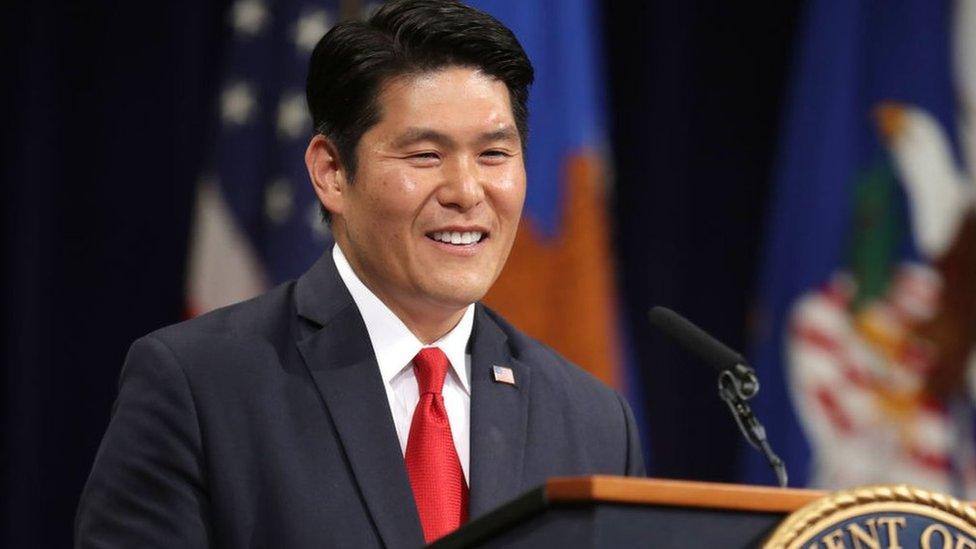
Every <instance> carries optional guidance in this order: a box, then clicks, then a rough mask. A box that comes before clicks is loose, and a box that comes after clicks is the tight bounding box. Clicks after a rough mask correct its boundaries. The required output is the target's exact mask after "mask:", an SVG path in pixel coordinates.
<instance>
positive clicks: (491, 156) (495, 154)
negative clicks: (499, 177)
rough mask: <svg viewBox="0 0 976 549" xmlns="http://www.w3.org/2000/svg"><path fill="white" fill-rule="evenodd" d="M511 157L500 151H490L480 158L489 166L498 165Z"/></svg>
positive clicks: (506, 152) (482, 154)
mask: <svg viewBox="0 0 976 549" xmlns="http://www.w3.org/2000/svg"><path fill="white" fill-rule="evenodd" d="M511 157H512V154H511V153H509V152H508V151H505V150H501V149H491V150H487V151H485V152H483V153H481V158H482V159H483V160H485V161H486V162H488V163H490V164H500V163H502V162H504V161H505V160H507V159H509V158H511Z"/></svg>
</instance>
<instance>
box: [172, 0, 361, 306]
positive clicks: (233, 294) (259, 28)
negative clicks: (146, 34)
mask: <svg viewBox="0 0 976 549" xmlns="http://www.w3.org/2000/svg"><path fill="white" fill-rule="evenodd" d="M356 4H358V3H356ZM341 9H343V7H342V6H340V5H339V2H337V1H320V2H302V1H298V0H294V1H277V2H271V1H270V0H237V1H236V2H234V3H233V4H232V6H231V8H230V10H229V11H228V20H227V25H229V26H230V27H231V28H230V33H229V35H230V40H231V43H230V45H229V46H228V48H227V50H226V51H227V53H226V59H225V63H224V65H225V68H224V76H223V81H222V84H221V89H220V92H219V96H218V98H217V101H218V105H217V113H218V115H219V117H220V119H219V122H218V126H217V135H216V136H215V141H214V143H215V145H214V154H213V158H214V160H213V164H212V168H211V170H212V171H211V172H209V173H208V174H206V175H205V176H203V177H201V179H200V181H199V183H198V186H197V197H196V208H195V215H194V220H193V227H192V231H193V233H192V237H191V245H190V246H191V249H190V259H189V266H188V277H187V278H188V287H187V292H188V296H187V302H188V308H189V313H190V314H191V315H195V314H200V313H203V312H207V311H210V310H212V309H214V308H217V307H220V306H223V305H228V304H230V303H234V302H236V301H240V300H242V299H247V298H249V297H253V296H254V295H257V294H258V293H260V292H262V291H264V290H266V289H267V288H269V287H270V286H271V285H274V284H278V283H281V282H283V281H285V280H289V279H292V278H295V277H297V276H299V275H300V274H301V273H302V272H304V271H305V269H307V268H308V267H309V266H311V264H312V263H313V262H314V261H315V259H316V258H318V256H319V254H321V253H322V250H323V249H324V247H325V246H326V242H327V241H328V228H327V225H326V224H325V223H324V222H322V220H321V215H320V214H319V206H318V200H317V199H316V198H315V194H314V192H313V191H312V188H311V185H310V184H309V182H308V173H307V172H306V170H305V164H304V161H303V158H304V151H305V147H306V146H307V145H308V138H309V136H310V135H311V132H312V127H311V126H312V123H311V117H310V116H309V114H308V110H307V107H306V105H305V75H306V73H307V68H308V59H309V57H310V56H311V53H312V49H313V48H314V47H315V44H316V43H318V41H319V39H320V38H321V37H322V36H323V35H324V34H325V33H326V32H327V31H328V30H329V29H330V28H331V27H332V25H333V24H335V22H336V21H338V18H339V17H340V11H341ZM346 9H348V8H346Z"/></svg>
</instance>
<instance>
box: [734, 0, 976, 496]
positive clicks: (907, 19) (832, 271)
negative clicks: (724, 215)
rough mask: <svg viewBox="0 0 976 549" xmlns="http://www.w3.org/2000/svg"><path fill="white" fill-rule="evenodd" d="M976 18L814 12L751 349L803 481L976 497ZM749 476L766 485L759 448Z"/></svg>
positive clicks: (804, 43)
mask: <svg viewBox="0 0 976 549" xmlns="http://www.w3.org/2000/svg"><path fill="white" fill-rule="evenodd" d="M974 10H976V5H974V4H973V3H972V2H966V1H960V2H959V3H957V4H952V3H949V2H931V1H928V0H916V1H904V2H895V3H892V2H883V1H875V0H861V1H856V2H832V1H827V0H825V1H814V2H810V3H809V4H808V5H807V7H806V12H805V19H804V21H803V26H802V30H801V34H800V39H799V42H798V48H799V49H798V51H797V53H796V57H795V60H794V65H793V70H794V75H793V81H792V92H791V99H790V100H789V101H788V103H787V107H788V110H787V112H786V116H785V118H784V121H785V125H784V127H783V130H782V139H781V142H780V155H779V164H778V166H777V169H776V178H777V181H776V186H775V187H774V189H773V199H772V202H771V208H770V210H769V212H770V218H769V219H768V224H767V234H768V235H769V236H768V241H767V249H766V256H765V261H764V265H763V274H762V277H761V281H760V282H761V285H760V302H759V314H758V316H757V320H758V326H757V328H758V330H759V331H758V340H757V344H756V347H755V356H754V360H755V364H756V366H757V369H758V370H759V371H760V375H761V376H762V379H763V380H764V381H765V384H766V389H765V391H763V394H762V395H761V396H760V399H759V402H757V412H758V414H759V415H760V417H762V418H763V419H764V420H765V421H766V422H767V429H768V432H769V438H770V440H771V442H772V444H773V446H774V447H775V448H777V449H779V450H780V451H781V455H782V457H783V458H784V459H785V460H786V462H787V464H788V466H789V467H790V472H791V476H792V479H793V482H792V484H795V485H813V486H820V487H829V488H839V487H847V486H852V485H863V484H871V483H888V482H908V483H912V484H915V485H919V486H923V487H927V488H931V489H935V490H939V491H944V492H950V493H953V494H956V495H958V496H963V497H967V498H970V499H971V498H973V497H976V461H974V450H973V442H974V432H976V431H974V427H973V390H972V387H973V384H972V382H973V374H972V371H973V369H974V368H976V360H974V358H976V355H974V353H973V347H974V345H973V344H974V342H976V214H974V195H976V192H974V191H976V184H974V178H973V173H974V172H973V169H974V165H973V161H974V160H976V141H974V139H973V134H972V133H971V132H972V129H971V124H972V121H973V109H974V108H976V94H974V92H976V87H974V82H976V49H974V44H976V38H974V36H976V34H974V31H976V19H974V17H976V11H974ZM881 456H883V457H881ZM743 476H744V479H743V480H745V481H747V482H756V483H770V482H772V476H771V473H770V472H769V470H768V468H767V466H766V465H765V464H764V463H762V462H761V460H760V458H758V457H757V456H755V455H754V454H753V453H751V452H750V454H749V455H748V457H747V458H746V461H745V470H744V472H743Z"/></svg>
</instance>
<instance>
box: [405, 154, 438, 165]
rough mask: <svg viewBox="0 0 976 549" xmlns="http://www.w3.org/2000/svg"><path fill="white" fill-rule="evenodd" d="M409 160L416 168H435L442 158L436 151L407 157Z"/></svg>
mask: <svg viewBox="0 0 976 549" xmlns="http://www.w3.org/2000/svg"><path fill="white" fill-rule="evenodd" d="M406 158H407V160H408V161H409V162H410V163H411V164H413V165H415V166H435V165H437V163H438V162H440V160H441V157H440V155H439V154H437V153H436V152H434V151H421V152H416V153H411V154H409V155H407V157H406Z"/></svg>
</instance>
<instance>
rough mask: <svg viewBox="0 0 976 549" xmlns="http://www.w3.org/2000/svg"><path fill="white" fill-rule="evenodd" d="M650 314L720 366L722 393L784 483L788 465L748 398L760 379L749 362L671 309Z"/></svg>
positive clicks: (661, 326) (657, 309)
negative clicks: (772, 444)
mask: <svg viewBox="0 0 976 549" xmlns="http://www.w3.org/2000/svg"><path fill="white" fill-rule="evenodd" d="M648 316H649V317H650V320H651V324H652V325H654V326H655V327H657V328H658V329H659V330H661V331H662V332H664V333H665V334H666V335H668V336H669V337H671V338H672V339H674V340H675V341H676V342H678V343H679V344H680V345H681V346H682V347H684V348H685V349H687V350H688V351H690V352H691V353H692V354H694V355H695V356H697V357H698V358H699V359H701V360H702V362H705V363H706V364H708V365H710V366H712V367H713V368H715V369H716V370H718V372H719V374H718V394H719V397H720V398H721V399H722V400H723V401H725V403H726V404H727V405H728V407H729V411H731V412H732V417H733V418H735V422H736V424H737V425H738V426H739V430H740V431H742V434H743V436H745V438H746V440H747V441H749V444H751V445H752V446H753V447H755V448H756V449H757V450H759V451H760V452H762V454H763V456H764V457H765V458H766V461H767V462H769V465H770V467H772V468H773V472H774V473H775V474H776V480H777V481H779V485H780V486H783V487H785V486H786V483H787V476H786V465H785V464H784V463H783V460H781V459H780V458H779V456H777V455H776V454H775V453H774V452H773V450H772V448H770V447H769V442H768V441H767V440H766V429H765V428H763V426H762V424H761V423H759V420H758V419H757V418H756V416H755V415H754V414H753V413H752V409H751V408H750V407H749V404H748V402H747V401H748V400H749V399H750V398H752V397H754V396H756V394H757V393H758V392H759V379H758V378H757V377H756V372H755V371H754V370H753V369H752V368H750V367H749V365H748V364H747V363H746V359H745V358H743V356H742V355H740V354H739V353H737V352H735V351H733V350H732V349H730V348H729V347H727V346H726V345H725V344H724V343H722V342H721V341H719V340H717V339H715V338H714V337H712V336H710V335H708V333H707V332H705V330H702V329H701V328H699V327H698V326H695V325H694V324H692V323H691V321H690V320H688V319H686V318H685V317H683V316H681V315H679V314H678V313H676V312H674V311H672V310H671V309H666V308H664V307H654V308H652V309H651V311H650V313H648Z"/></svg>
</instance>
